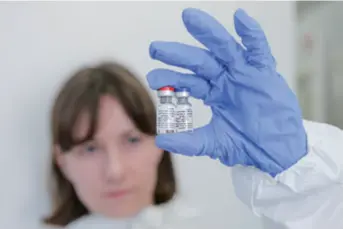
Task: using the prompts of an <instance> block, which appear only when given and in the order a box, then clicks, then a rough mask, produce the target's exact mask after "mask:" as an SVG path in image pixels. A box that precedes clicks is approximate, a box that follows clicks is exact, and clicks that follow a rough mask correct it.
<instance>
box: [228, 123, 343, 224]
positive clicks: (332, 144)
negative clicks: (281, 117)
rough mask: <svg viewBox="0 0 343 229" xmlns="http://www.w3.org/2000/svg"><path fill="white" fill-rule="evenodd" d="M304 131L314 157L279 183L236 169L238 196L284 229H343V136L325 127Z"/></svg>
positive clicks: (249, 170)
mask: <svg viewBox="0 0 343 229" xmlns="http://www.w3.org/2000/svg"><path fill="white" fill-rule="evenodd" d="M304 125H305V129H306V131H307V134H308V147H309V152H308V154H307V155H306V156H305V157H303V158H302V159H301V160H300V161H298V163H296V164H295V165H293V166H292V167H291V168H289V169H288V170H286V171H284V172H283V173H281V174H279V175H278V176H276V177H275V178H272V177H271V176H269V175H268V174H266V173H263V172H261V171H260V170H258V169H255V168H252V167H241V166H237V167H234V168H233V171H232V172H233V174H232V175H233V184H234V188H235V192H236V195H237V196H238V198H239V199H240V200H241V201H243V203H245V204H246V205H247V206H248V207H250V208H251V210H252V211H253V212H254V213H255V214H256V215H258V216H260V217H262V218H266V219H267V220H268V221H272V222H275V223H277V225H280V228H291V229H298V228H299V229H300V228H301V229H307V228H311V229H319V228H320V229H323V228H330V229H336V228H337V229H338V228H339V229H342V228H343V131H342V130H340V129H338V128H337V127H334V126H330V125H328V124H322V123H315V122H309V121H304ZM273 228H275V227H273Z"/></svg>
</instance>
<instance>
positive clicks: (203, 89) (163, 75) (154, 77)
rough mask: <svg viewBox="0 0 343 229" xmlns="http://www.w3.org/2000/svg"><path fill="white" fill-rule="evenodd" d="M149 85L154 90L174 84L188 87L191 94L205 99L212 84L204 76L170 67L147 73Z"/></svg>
mask: <svg viewBox="0 0 343 229" xmlns="http://www.w3.org/2000/svg"><path fill="white" fill-rule="evenodd" d="M147 80H148V83H149V86H150V88H151V89H153V90H157V89H159V88H161V87H164V86H172V87H174V88H182V87H186V88H188V89H189V90H190V95H191V96H193V97H195V98H197V99H202V100H205V99H206V96H208V95H209V91H210V89H211V86H210V85H209V83H208V82H207V81H206V80H204V79H203V78H200V77H197V76H196V75H193V74H185V73H180V72H176V71H172V70H169V69H154V70H152V71H150V72H149V73H148V75H147Z"/></svg>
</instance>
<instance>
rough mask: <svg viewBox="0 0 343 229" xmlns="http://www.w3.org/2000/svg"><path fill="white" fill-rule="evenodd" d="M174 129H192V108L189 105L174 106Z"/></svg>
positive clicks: (184, 130)
mask: <svg viewBox="0 0 343 229" xmlns="http://www.w3.org/2000/svg"><path fill="white" fill-rule="evenodd" d="M176 129H177V132H191V131H193V110H192V108H191V107H189V106H182V105H180V106H177V107H176Z"/></svg>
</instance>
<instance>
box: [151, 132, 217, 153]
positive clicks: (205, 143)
mask: <svg viewBox="0 0 343 229" xmlns="http://www.w3.org/2000/svg"><path fill="white" fill-rule="evenodd" d="M207 127H208V126H205V127H201V128H198V129H195V130H194V131H193V132H181V133H173V134H161V135H157V136H156V139H155V142H156V145H157V146H158V147H159V148H161V149H164V150H167V151H169V152H171V153H176V154H181V155H185V156H204V155H207V156H210V157H211V155H208V153H209V152H211V153H213V152H214V149H215V148H214V141H213V140H212V139H211V140H210V139H209V137H208V136H213V135H211V134H212V133H209V132H208V131H211V130H210V128H207Z"/></svg>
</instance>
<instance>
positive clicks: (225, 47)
mask: <svg viewBox="0 0 343 229" xmlns="http://www.w3.org/2000/svg"><path fill="white" fill-rule="evenodd" d="M182 19H183V22H184V24H185V26H186V28H187V31H188V32H189V33H190V34H191V35H192V36H193V37H194V38H195V39H197V40H198V41H199V42H201V43H202V44H203V45H205V46H206V47H207V48H208V49H209V50H210V51H212V52H213V53H214V55H215V56H216V57H218V58H219V59H221V60H223V61H224V62H226V63H227V64H228V67H233V68H242V67H244V64H245V59H244V49H243V47H242V46H241V45H240V44H239V43H238V42H237V41H236V40H235V38H234V37H233V36H232V35H231V34H230V33H229V32H228V31H227V30H226V29H225V27H224V26H223V25H221V24H220V23H219V22H218V21H217V20H216V19H215V18H213V17H212V16H210V15H209V14H207V13H205V12H203V11H201V10H198V9H193V8H188V9H186V10H184V11H183V14H182Z"/></svg>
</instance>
